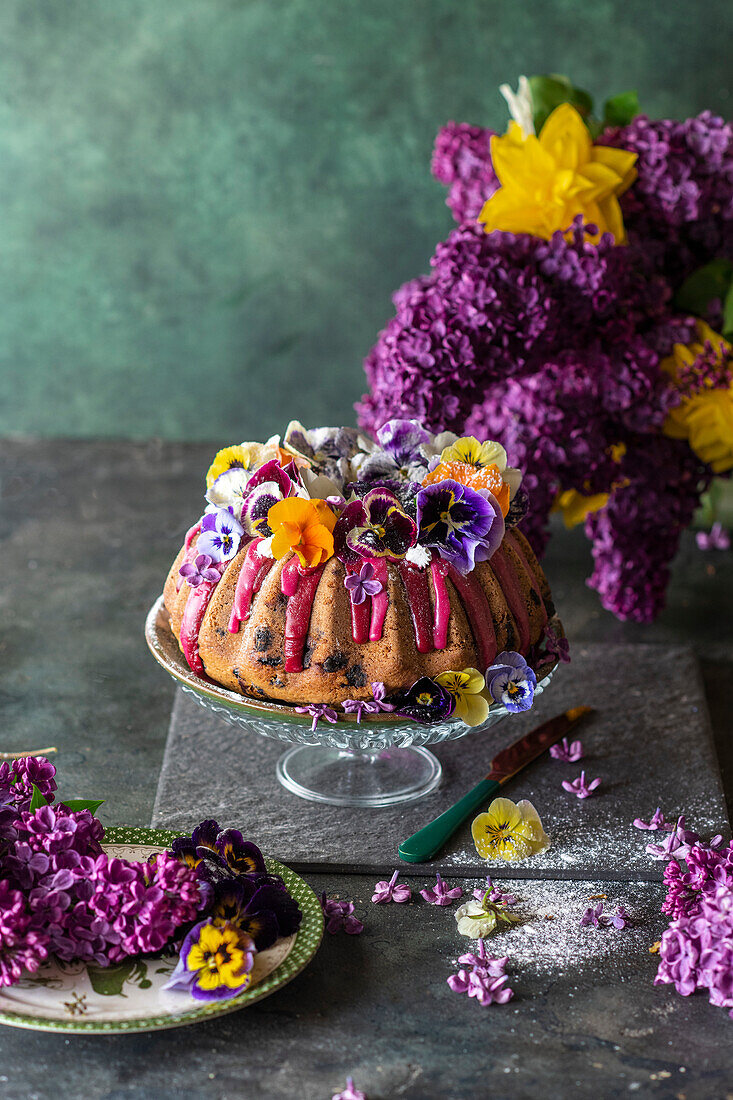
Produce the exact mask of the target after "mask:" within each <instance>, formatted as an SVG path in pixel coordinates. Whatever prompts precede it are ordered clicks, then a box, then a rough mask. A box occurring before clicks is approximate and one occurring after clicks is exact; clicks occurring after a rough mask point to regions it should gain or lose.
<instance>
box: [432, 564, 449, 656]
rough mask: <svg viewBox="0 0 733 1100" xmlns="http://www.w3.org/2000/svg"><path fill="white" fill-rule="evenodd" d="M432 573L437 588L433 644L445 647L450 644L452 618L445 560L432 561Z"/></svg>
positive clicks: (434, 585) (438, 647) (441, 647)
mask: <svg viewBox="0 0 733 1100" xmlns="http://www.w3.org/2000/svg"><path fill="white" fill-rule="evenodd" d="M430 573H431V576H432V578H433V588H434V589H435V618H434V620H433V645H434V647H435V648H436V649H445V647H446V646H447V645H448V620H449V619H450V596H449V595H448V588H447V586H446V583H445V578H446V574H447V573H448V567H447V566H446V564H445V562H444V561H437V560H436V561H432V562H431V563H430Z"/></svg>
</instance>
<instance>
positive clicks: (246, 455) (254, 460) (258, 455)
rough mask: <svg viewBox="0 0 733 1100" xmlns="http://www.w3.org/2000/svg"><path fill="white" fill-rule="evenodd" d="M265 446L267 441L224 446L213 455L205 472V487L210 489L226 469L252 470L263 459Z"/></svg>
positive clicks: (266, 446)
mask: <svg viewBox="0 0 733 1100" xmlns="http://www.w3.org/2000/svg"><path fill="white" fill-rule="evenodd" d="M267 448H268V444H267V443H266V444H264V445H263V444H262V443H239V444H237V445H235V446H233V447H224V449H223V450H221V451H219V452H218V453H217V454H216V455H215V456H214V461H213V462H212V463H211V465H210V466H209V469H208V470H207V472H206V488H207V489H210V488H211V486H212V485H213V484H214V482H215V481H216V479H217V478H218V477H219V476H220V475H221V474H223V473H226V472H227V471H228V470H253V469H254V468H255V466H258V465H259V464H260V463H261V462H263V461H264V460H265V459H264V452H265V451H266V450H267ZM268 457H274V455H270V456H268Z"/></svg>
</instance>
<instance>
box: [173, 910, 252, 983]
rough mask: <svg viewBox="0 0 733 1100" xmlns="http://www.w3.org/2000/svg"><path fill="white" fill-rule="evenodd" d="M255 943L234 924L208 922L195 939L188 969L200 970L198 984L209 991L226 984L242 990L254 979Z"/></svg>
mask: <svg viewBox="0 0 733 1100" xmlns="http://www.w3.org/2000/svg"><path fill="white" fill-rule="evenodd" d="M253 947H254V945H253V943H252V940H251V938H250V937H249V936H247V935H244V934H243V933H242V932H240V931H239V929H238V928H235V927H234V926H233V925H232V924H225V925H223V926H222V927H216V926H215V925H214V924H204V925H203V926H202V927H201V929H200V931H199V935H198V939H197V940H194V941H193V942H192V943H191V946H190V948H189V951H188V954H187V956H186V960H185V965H186V969H187V970H188V971H191V972H193V973H195V974H196V979H195V984H196V986H197V987H198V988H199V989H200V990H201V991H202V992H203V993H205V994H206V993H208V994H211V993H214V992H215V991H217V990H220V989H221V988H222V987H224V988H225V989H234V990H237V991H238V992H239V991H240V990H243V989H246V988H247V986H248V985H249V983H250V981H251V974H250V973H249V971H250V970H251V967H252V953H253Z"/></svg>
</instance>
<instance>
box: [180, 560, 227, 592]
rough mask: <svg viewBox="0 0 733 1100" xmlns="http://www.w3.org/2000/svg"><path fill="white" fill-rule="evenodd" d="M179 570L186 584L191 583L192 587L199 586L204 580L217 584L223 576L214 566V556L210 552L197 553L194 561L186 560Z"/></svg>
mask: <svg viewBox="0 0 733 1100" xmlns="http://www.w3.org/2000/svg"><path fill="white" fill-rule="evenodd" d="M178 572H179V573H180V574H181V576H182V577H183V579H184V581H185V582H186V584H190V585H191V588H198V586H199V585H200V584H203V582H204V581H211V582H212V584H215V583H216V582H217V581H218V580H219V579H220V577H221V573H220V572H219V570H218V569H214V568H213V562H212V558H211V556H210V555H209V554H197V555H196V557H195V559H194V560H193V561H192V562H190V561H187V562H184V563H183V565H182V566H181V568H180V569H179V570H178Z"/></svg>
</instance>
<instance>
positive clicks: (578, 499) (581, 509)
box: [552, 489, 608, 528]
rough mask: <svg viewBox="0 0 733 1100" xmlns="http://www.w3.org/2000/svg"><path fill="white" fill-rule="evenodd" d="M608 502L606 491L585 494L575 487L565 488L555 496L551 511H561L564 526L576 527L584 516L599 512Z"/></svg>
mask: <svg viewBox="0 0 733 1100" xmlns="http://www.w3.org/2000/svg"><path fill="white" fill-rule="evenodd" d="M607 504H608V493H593V495H592V496H586V495H585V494H584V493H579V492H578V491H577V489H567V490H566V491H565V492H564V493H560V494H559V496H557V497H556V499H555V503H554V504H553V506H552V510H553V512H562V518H563V523H564V524H565V526H566V527H568V528H570V527H577V525H578V524H579V523H582V522H583V521H584V519H585V518H586V516H589V515H590V514H591V513H592V512H600V510H601V508H605V507H606V505H607Z"/></svg>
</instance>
